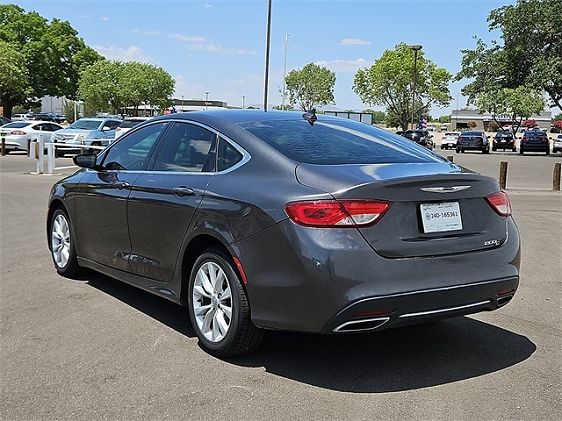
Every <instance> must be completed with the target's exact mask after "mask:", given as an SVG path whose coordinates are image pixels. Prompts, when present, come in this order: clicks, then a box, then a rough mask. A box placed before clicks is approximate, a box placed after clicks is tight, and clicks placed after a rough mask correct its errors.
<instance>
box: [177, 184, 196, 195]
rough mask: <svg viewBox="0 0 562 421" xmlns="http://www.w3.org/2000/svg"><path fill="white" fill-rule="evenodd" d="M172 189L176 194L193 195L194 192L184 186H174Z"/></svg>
mask: <svg viewBox="0 0 562 421" xmlns="http://www.w3.org/2000/svg"><path fill="white" fill-rule="evenodd" d="M172 191H173V192H174V194H175V195H177V196H193V195H194V194H195V190H193V189H190V188H189V187H185V186H180V187H174V188H173V189H172Z"/></svg>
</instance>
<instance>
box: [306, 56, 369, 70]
mask: <svg viewBox="0 0 562 421" xmlns="http://www.w3.org/2000/svg"><path fill="white" fill-rule="evenodd" d="M315 64H318V65H319V66H323V67H327V68H328V69H330V70H332V71H334V72H336V73H355V72H356V71H357V70H359V69H360V68H362V67H366V66H367V65H368V64H369V62H368V61H367V60H365V59H364V58H358V59H357V60H328V61H327V60H320V61H315Z"/></svg>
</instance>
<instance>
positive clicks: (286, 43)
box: [281, 34, 289, 111]
mask: <svg viewBox="0 0 562 421" xmlns="http://www.w3.org/2000/svg"><path fill="white" fill-rule="evenodd" d="M288 44H289V34H285V64H284V65H283V101H282V102H281V104H282V105H281V109H282V110H283V111H284V110H285V89H286V87H287V82H286V81H285V80H286V79H287V45H288Z"/></svg>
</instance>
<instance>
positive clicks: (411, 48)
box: [408, 45, 422, 51]
mask: <svg viewBox="0 0 562 421" xmlns="http://www.w3.org/2000/svg"><path fill="white" fill-rule="evenodd" d="M408 48H409V49H410V50H414V51H419V50H421V49H422V46H421V45H408Z"/></svg>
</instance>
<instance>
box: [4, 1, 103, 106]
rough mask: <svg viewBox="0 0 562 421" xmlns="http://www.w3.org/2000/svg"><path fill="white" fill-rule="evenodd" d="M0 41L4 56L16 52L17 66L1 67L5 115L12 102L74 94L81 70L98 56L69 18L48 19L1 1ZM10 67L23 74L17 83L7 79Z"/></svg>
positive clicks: (15, 103)
mask: <svg viewBox="0 0 562 421" xmlns="http://www.w3.org/2000/svg"><path fill="white" fill-rule="evenodd" d="M0 41H2V44H1V46H0V47H1V48H0V55H2V56H3V57H6V56H7V55H9V56H10V57H12V58H15V55H14V51H16V52H17V58H15V60H16V63H17V64H16V65H15V66H16V67H17V69H15V68H12V69H7V70H8V71H5V68H3V69H2V70H3V71H2V72H1V73H0V80H2V82H0V84H1V85H2V91H1V92H0V102H1V105H2V106H3V107H4V113H5V114H6V115H8V116H9V115H11V113H12V109H13V107H14V105H26V106H27V105H29V104H32V103H36V102H37V99H38V98H41V97H42V96H45V95H53V96H63V95H64V96H68V97H74V96H75V95H76V89H77V87H78V78H79V72H80V70H81V69H83V68H84V67H85V66H88V65H89V64H91V63H93V62H95V61H97V60H99V59H101V56H100V55H99V54H98V53H96V52H95V51H94V50H92V49H91V48H89V47H87V46H86V45H85V44H84V41H83V40H82V39H81V38H79V37H78V35H77V32H76V31H75V30H74V29H73V28H72V26H70V24H69V23H68V22H66V21H61V20H58V19H53V20H52V21H51V22H48V21H47V20H46V19H45V18H43V17H41V16H40V15H39V14H37V13H35V12H29V13H26V12H25V11H24V9H22V8H21V7H19V6H16V5H13V4H8V5H0ZM2 61H3V62H4V60H2ZM24 68H25V70H24ZM13 71H15V72H16V73H15V74H19V75H22V78H21V79H19V80H18V83H17V84H10V83H6V82H7V81H9V79H10V78H12V79H13V78H14V76H13V75H12V74H11V72H13Z"/></svg>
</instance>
